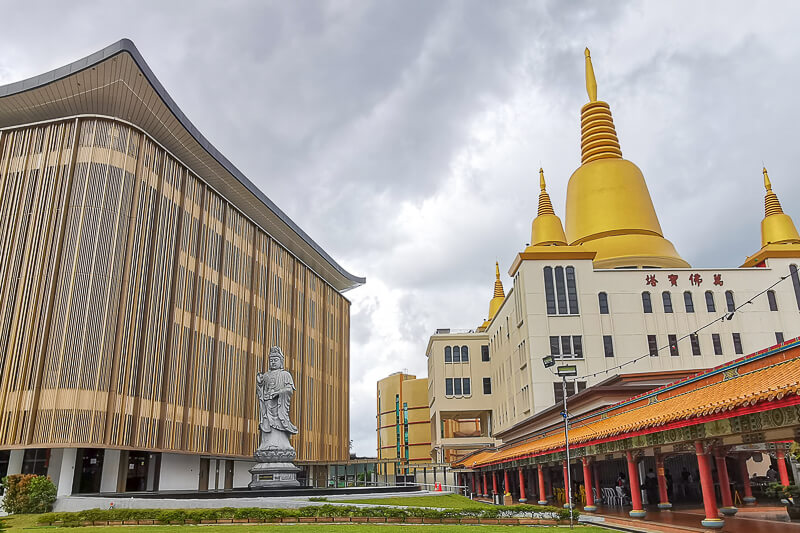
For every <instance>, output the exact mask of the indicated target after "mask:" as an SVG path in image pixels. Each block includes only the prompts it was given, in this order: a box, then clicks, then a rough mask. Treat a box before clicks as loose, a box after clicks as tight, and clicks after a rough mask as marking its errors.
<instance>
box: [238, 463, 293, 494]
mask: <svg viewBox="0 0 800 533" xmlns="http://www.w3.org/2000/svg"><path fill="white" fill-rule="evenodd" d="M299 471H300V469H299V468H297V467H296V466H294V465H293V464H292V463H258V464H257V465H256V466H254V467H253V468H251V469H250V470H248V472H250V474H251V475H252V476H253V479H252V481H250V483H249V484H248V485H247V486H248V487H249V488H251V489H271V488H275V487H299V486H300V482H299V481H297V473H298V472H299Z"/></svg>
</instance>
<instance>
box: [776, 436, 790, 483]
mask: <svg viewBox="0 0 800 533" xmlns="http://www.w3.org/2000/svg"><path fill="white" fill-rule="evenodd" d="M778 446H783V444H782V443H778ZM775 458H776V459H778V474H779V477H780V480H781V485H784V486H785V485H788V484H789V483H790V482H789V472H788V471H787V470H786V450H784V449H783V448H778V449H777V450H775Z"/></svg>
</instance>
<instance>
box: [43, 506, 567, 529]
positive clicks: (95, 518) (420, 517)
mask: <svg viewBox="0 0 800 533" xmlns="http://www.w3.org/2000/svg"><path fill="white" fill-rule="evenodd" d="M577 515H578V513H577V512H576V513H575V516H577ZM309 518H313V519H314V520H313V521H320V520H317V519H318V518H319V519H321V521H327V522H340V521H351V520H350V519H352V518H354V519H357V520H352V521H369V520H368V519H375V521H381V522H383V521H391V522H419V521H429V520H436V521H438V522H437V523H440V522H441V521H443V520H447V521H448V522H449V521H451V520H456V521H461V523H475V521H477V520H502V521H503V522H500V523H511V522H506V520H513V521H514V523H518V522H519V520H526V522H525V523H529V522H528V520H534V521H539V520H544V521H546V523H555V522H558V521H564V520H569V510H566V509H559V508H557V507H541V506H538V505H515V506H514V507H502V506H497V507H486V508H483V507H481V508H477V507H476V508H474V509H444V510H438V509H428V508H423V507H408V508H398V507H385V506H382V507H356V506H354V505H320V506H310V507H301V508H300V509H261V508H257V507H243V508H233V507H222V508H219V509H89V510H86V511H79V512H76V513H46V514H43V515H41V516H40V517H39V518H38V522H39V523H40V524H49V525H62V526H80V525H93V524H95V523H98V522H99V523H112V522H113V523H129V524H134V523H136V524H138V523H145V524H153V523H159V524H173V523H178V524H183V523H191V524H200V523H218V522H219V521H222V522H223V523H227V522H233V521H236V522H281V521H291V522H296V521H312V520H307V519H309ZM344 518H346V519H347V520H340V519H344ZM358 519H365V520H358ZM464 520H467V522H463V521H464ZM454 523H458V522H454ZM491 523H498V522H491ZM534 523H537V522H534Z"/></svg>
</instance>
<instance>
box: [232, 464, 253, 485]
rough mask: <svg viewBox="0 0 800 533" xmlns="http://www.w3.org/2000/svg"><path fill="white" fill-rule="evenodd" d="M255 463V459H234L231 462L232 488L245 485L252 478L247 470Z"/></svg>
mask: <svg viewBox="0 0 800 533" xmlns="http://www.w3.org/2000/svg"><path fill="white" fill-rule="evenodd" d="M255 465H256V462H255V461H235V462H234V463H233V488H239V487H246V486H247V484H248V483H250V481H251V480H252V479H253V476H252V475H250V472H248V470H249V469H251V468H253V467H254V466H255Z"/></svg>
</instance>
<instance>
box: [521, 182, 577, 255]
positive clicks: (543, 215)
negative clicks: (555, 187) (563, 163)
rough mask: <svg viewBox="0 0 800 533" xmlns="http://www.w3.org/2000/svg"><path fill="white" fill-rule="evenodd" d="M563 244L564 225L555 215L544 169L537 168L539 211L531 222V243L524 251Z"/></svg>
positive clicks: (564, 239)
mask: <svg viewBox="0 0 800 533" xmlns="http://www.w3.org/2000/svg"><path fill="white" fill-rule="evenodd" d="M552 244H557V245H565V244H567V238H566V237H565V236H564V226H562V225H561V219H560V218H558V217H557V216H556V212H555V211H554V210H553V204H552V202H550V195H549V194H547V185H546V183H545V181H544V170H543V169H541V168H540V169H539V211H538V212H537V216H536V218H534V219H533V223H532V224H531V244H530V245H529V246H528V247H527V248H526V249H525V251H531V248H533V247H534V246H545V245H552Z"/></svg>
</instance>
